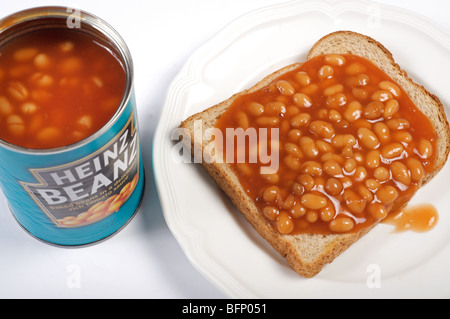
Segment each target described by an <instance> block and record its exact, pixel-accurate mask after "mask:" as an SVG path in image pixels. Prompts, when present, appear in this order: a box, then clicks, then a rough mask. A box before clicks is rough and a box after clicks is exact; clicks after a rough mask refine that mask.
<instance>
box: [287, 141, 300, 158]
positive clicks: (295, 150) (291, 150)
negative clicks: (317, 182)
mask: <svg viewBox="0 0 450 319" xmlns="http://www.w3.org/2000/svg"><path fill="white" fill-rule="evenodd" d="M284 150H285V151H286V152H287V153H288V154H290V155H293V156H296V157H302V155H303V154H302V152H301V150H300V148H299V147H298V146H297V144H294V143H285V144H284Z"/></svg>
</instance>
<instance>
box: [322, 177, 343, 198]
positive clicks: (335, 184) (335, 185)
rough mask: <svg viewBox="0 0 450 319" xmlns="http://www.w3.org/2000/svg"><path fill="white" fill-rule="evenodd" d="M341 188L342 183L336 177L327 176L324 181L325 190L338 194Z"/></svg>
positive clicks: (331, 193) (334, 194) (333, 194)
mask: <svg viewBox="0 0 450 319" xmlns="http://www.w3.org/2000/svg"><path fill="white" fill-rule="evenodd" d="M343 188H344V187H343V186H342V183H341V182H340V181H339V180H338V179H336V178H329V179H328V180H327V182H326V183H325V191H326V192H327V193H328V194H330V195H332V196H336V195H338V194H340V193H341V192H342V189H343Z"/></svg>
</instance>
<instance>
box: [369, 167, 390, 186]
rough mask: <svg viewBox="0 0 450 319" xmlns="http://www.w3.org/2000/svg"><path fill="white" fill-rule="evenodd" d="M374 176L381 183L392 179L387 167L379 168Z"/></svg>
mask: <svg viewBox="0 0 450 319" xmlns="http://www.w3.org/2000/svg"><path fill="white" fill-rule="evenodd" d="M373 176H375V178H376V179H377V180H379V181H380V182H384V181H387V180H388V179H389V178H390V177H391V173H390V172H389V170H388V169H387V168H386V167H377V168H376V169H375V171H374V172H373Z"/></svg>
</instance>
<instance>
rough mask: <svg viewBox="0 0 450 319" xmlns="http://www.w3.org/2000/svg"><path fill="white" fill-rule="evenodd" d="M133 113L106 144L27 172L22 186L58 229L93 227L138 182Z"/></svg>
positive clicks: (126, 197)
mask: <svg viewBox="0 0 450 319" xmlns="http://www.w3.org/2000/svg"><path fill="white" fill-rule="evenodd" d="M134 118H135V117H134V114H132V115H131V116H130V118H129V120H128V122H127V124H126V125H125V126H124V128H123V129H122V131H121V132H119V133H118V134H117V135H116V136H115V137H114V138H113V139H112V140H111V141H110V142H109V143H108V144H106V145H105V146H104V147H102V148H101V149H99V150H98V151H96V152H95V153H93V154H91V155H89V156H86V157H84V158H82V159H80V160H77V161H75V162H71V163H68V164H65V165H60V166H57V167H49V168H40V169H30V172H31V173H32V174H33V175H34V176H35V178H36V180H37V181H38V182H37V183H27V182H21V184H22V186H23V187H24V188H25V190H26V191H27V192H28V194H29V195H30V196H31V197H32V198H33V200H34V201H35V202H36V203H37V204H38V205H39V207H40V208H41V209H42V211H43V213H44V214H46V215H47V216H48V217H49V218H50V219H51V220H52V222H53V223H54V224H55V225H56V226H57V227H62V228H74V227H81V226H86V225H89V224H92V223H94V222H97V221H99V220H102V219H103V218H105V217H107V216H110V215H111V214H113V213H115V212H117V211H118V210H119V208H120V207H121V206H122V205H123V204H124V203H125V202H126V201H127V199H128V198H129V197H130V195H131V194H132V193H133V190H134V189H135V187H136V185H137V184H138V179H139V166H140V163H139V156H138V155H139V141H138V134H137V133H138V132H137V130H136V123H135V120H134Z"/></svg>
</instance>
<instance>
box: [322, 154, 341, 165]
mask: <svg viewBox="0 0 450 319" xmlns="http://www.w3.org/2000/svg"><path fill="white" fill-rule="evenodd" d="M320 159H321V161H322V162H326V161H336V162H337V163H339V165H343V164H344V158H343V157H342V156H341V155H339V154H335V153H326V154H323V155H322V157H321V158H320Z"/></svg>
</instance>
